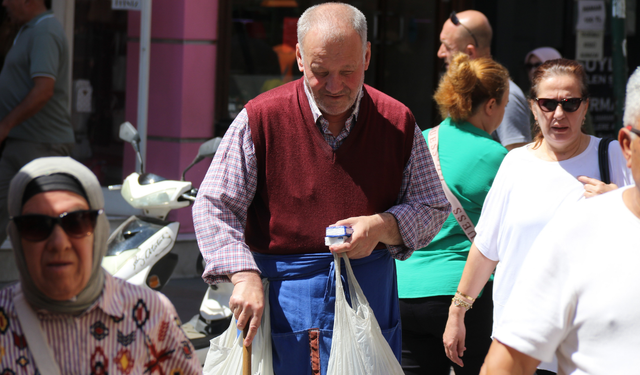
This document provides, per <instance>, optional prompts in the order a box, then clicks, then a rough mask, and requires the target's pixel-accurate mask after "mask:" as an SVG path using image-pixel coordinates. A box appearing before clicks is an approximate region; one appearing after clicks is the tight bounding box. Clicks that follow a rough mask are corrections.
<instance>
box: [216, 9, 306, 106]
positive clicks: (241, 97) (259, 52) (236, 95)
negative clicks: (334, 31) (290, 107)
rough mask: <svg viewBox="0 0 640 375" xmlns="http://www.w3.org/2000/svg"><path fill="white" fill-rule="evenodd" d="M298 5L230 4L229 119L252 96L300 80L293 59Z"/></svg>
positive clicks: (299, 10) (298, 11)
mask: <svg viewBox="0 0 640 375" xmlns="http://www.w3.org/2000/svg"><path fill="white" fill-rule="evenodd" d="M298 3H299V2H297V1H248V0H245V1H242V0H236V1H233V6H232V10H231V13H232V17H231V25H230V28H231V40H230V65H229V75H228V77H229V83H228V85H229V86H228V87H229V92H228V108H227V109H228V115H229V117H230V118H234V117H235V116H237V114H238V113H239V112H240V111H241V110H242V108H243V107H244V105H245V104H246V103H247V102H248V101H249V100H251V99H253V98H254V97H255V96H257V95H259V94H260V93H263V92H265V91H267V90H269V89H272V88H274V87H277V86H280V85H282V84H283V83H286V82H290V81H291V80H294V79H297V78H299V77H301V76H302V74H301V73H300V71H299V70H298V66H297V63H296V58H295V48H296V41H297V36H296V25H297V22H298V17H299V16H300V14H301V9H302V10H304V9H305V8H306V5H307V4H303V5H305V7H303V8H300V7H298V5H299V4H298Z"/></svg>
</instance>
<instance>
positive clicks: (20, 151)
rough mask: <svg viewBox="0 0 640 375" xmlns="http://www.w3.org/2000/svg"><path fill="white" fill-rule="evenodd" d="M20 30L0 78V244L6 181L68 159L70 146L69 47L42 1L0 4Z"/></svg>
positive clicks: (17, 0)
mask: <svg viewBox="0 0 640 375" xmlns="http://www.w3.org/2000/svg"><path fill="white" fill-rule="evenodd" d="M2 4H3V6H4V7H5V8H6V9H7V13H8V14H9V17H10V19H11V21H12V22H13V23H15V24H17V25H20V26H21V27H20V30H19V31H18V34H17V35H16V38H15V40H14V41H13V45H12V47H11V49H10V50H9V52H8V53H7V56H6V58H5V62H4V66H3V67H2V71H1V72H0V142H4V143H5V148H4V150H3V152H2V155H1V156H0V243H2V242H4V240H5V238H6V227H7V223H8V213H7V193H8V189H9V183H10V181H11V178H12V177H13V176H14V175H15V174H16V173H17V172H18V170H20V168H22V167H23V166H24V165H26V164H27V163H29V162H30V161H32V160H34V159H36V158H39V157H43V156H68V155H69V154H70V152H71V148H72V147H73V144H74V141H75V140H74V135H73V127H72V126H71V121H70V116H69V112H68V107H69V47H68V44H67V39H66V36H65V34H64V30H63V28H62V25H61V24H60V22H58V21H57V20H56V19H55V18H54V16H53V14H52V13H51V11H48V10H47V8H46V6H45V3H44V0H4V1H3V3H2Z"/></svg>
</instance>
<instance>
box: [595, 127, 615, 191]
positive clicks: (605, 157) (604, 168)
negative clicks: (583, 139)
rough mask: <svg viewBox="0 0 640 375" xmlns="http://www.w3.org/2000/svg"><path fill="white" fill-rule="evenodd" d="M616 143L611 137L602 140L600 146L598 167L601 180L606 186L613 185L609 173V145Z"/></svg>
mask: <svg viewBox="0 0 640 375" xmlns="http://www.w3.org/2000/svg"><path fill="white" fill-rule="evenodd" d="M613 141H615V139H613V138H611V137H605V138H602V139H601V140H600V144H599V145H598V167H599V168H600V180H601V181H602V182H604V183H605V184H610V183H611V175H610V173H609V143H611V142H613Z"/></svg>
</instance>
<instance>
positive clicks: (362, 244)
mask: <svg viewBox="0 0 640 375" xmlns="http://www.w3.org/2000/svg"><path fill="white" fill-rule="evenodd" d="M333 225H334V226H337V225H345V226H348V227H351V228H353V234H352V235H351V237H350V238H349V240H348V241H347V242H345V243H343V244H339V245H332V246H330V247H329V250H330V251H331V252H332V253H347V256H348V257H349V258H350V259H360V258H364V257H367V256H369V255H371V252H372V251H373V249H374V248H375V247H376V245H377V244H378V242H382V243H384V244H387V245H400V244H402V237H401V236H400V232H399V230H398V222H397V221H396V218H395V217H394V216H393V215H391V214H389V213H382V214H376V215H371V216H358V217H351V218H348V219H345V220H340V221H338V222H336V223H335V224H333Z"/></svg>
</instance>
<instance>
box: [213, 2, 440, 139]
mask: <svg viewBox="0 0 640 375" xmlns="http://www.w3.org/2000/svg"><path fill="white" fill-rule="evenodd" d="M317 3H319V2H318V1H309V0H298V1H282V0H280V1H273V0H261V1H260V0H259V1H256V0H232V1H231V2H230V4H229V3H227V4H221V12H220V22H221V28H220V30H221V31H220V34H221V35H220V39H221V42H220V46H219V47H220V51H221V61H220V62H219V65H220V66H219V70H218V77H220V81H219V82H220V83H219V87H218V93H219V94H218V95H217V97H218V102H217V103H216V108H217V118H218V123H217V125H216V128H217V129H216V132H217V133H218V134H221V133H222V132H224V130H225V129H226V127H228V125H229V124H230V122H231V121H232V120H233V118H235V116H236V115H237V114H238V113H239V112H240V111H241V110H242V108H243V107H244V105H245V104H246V102H247V101H249V100H250V99H252V98H254V97H255V96H257V95H259V94H260V93H262V92H264V91H266V90H268V89H271V88H274V87H277V86H279V85H281V84H283V83H286V82H289V81H291V80H295V79H297V78H299V77H301V76H302V75H301V73H300V72H299V70H298V67H297V63H296V60H295V44H296V42H297V36H296V24H297V20H298V17H299V16H300V15H301V14H302V12H303V11H304V10H305V9H306V8H308V7H309V6H312V5H315V4H317ZM346 3H349V4H351V5H353V6H355V7H357V8H358V9H360V10H361V11H362V12H363V13H364V15H365V17H366V18H367V23H368V30H369V32H368V39H369V41H370V42H371V45H372V58H371V64H370V66H369V70H368V71H367V72H366V74H365V83H367V84H369V85H371V86H373V87H375V88H377V89H379V90H381V91H383V92H385V93H386V94H388V95H390V96H392V97H394V98H395V99H398V100H399V101H401V102H403V103H404V104H405V105H407V106H408V107H409V108H410V109H411V111H412V112H413V113H414V115H415V117H416V120H417V122H418V125H420V126H421V127H422V128H427V127H431V126H433V125H434V124H433V123H432V122H433V121H434V120H433V117H434V116H433V104H432V99H431V96H432V95H433V91H434V83H433V81H434V74H433V71H434V64H435V63H434V61H435V55H436V51H437V44H436V42H437V40H438V34H439V25H437V20H436V17H435V15H436V11H435V9H436V2H435V0H426V1H425V0H399V1H388V0H375V1H346ZM225 15H226V16H225ZM225 34H226V36H225Z"/></svg>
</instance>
